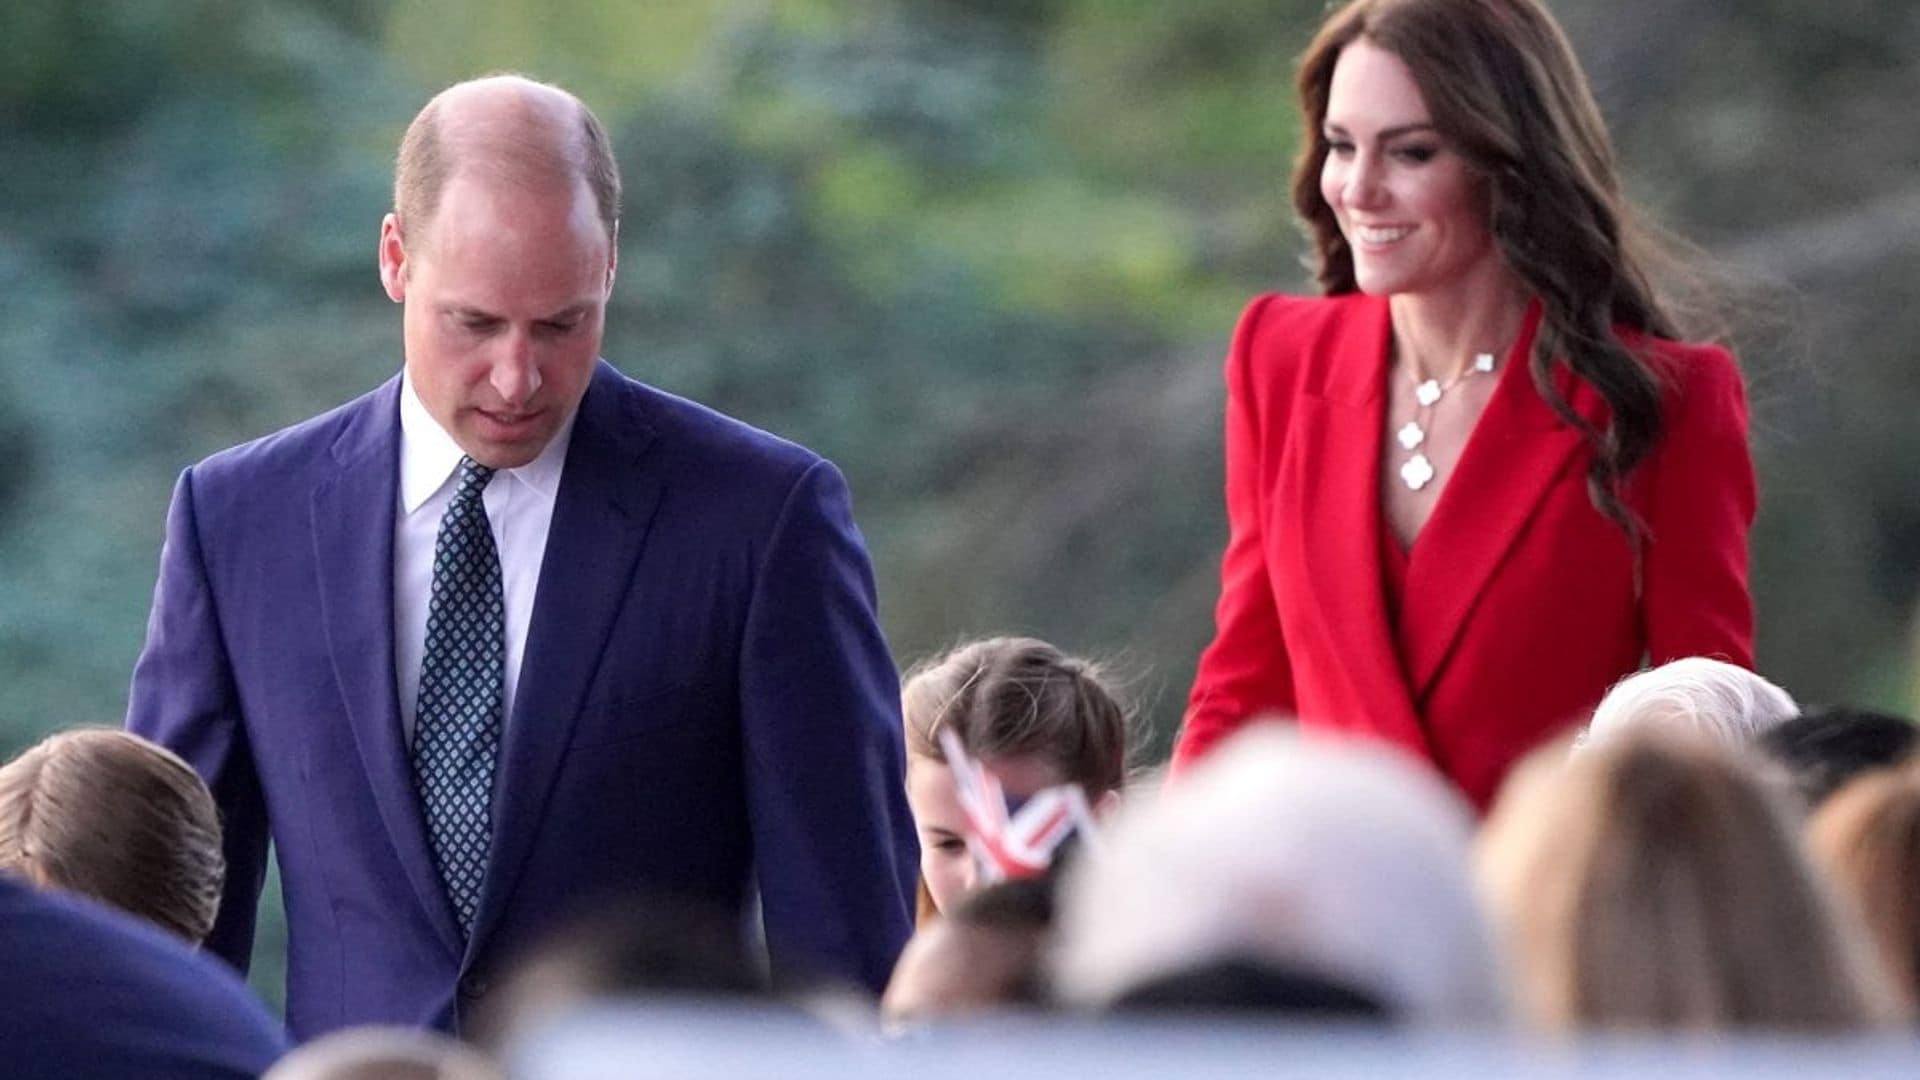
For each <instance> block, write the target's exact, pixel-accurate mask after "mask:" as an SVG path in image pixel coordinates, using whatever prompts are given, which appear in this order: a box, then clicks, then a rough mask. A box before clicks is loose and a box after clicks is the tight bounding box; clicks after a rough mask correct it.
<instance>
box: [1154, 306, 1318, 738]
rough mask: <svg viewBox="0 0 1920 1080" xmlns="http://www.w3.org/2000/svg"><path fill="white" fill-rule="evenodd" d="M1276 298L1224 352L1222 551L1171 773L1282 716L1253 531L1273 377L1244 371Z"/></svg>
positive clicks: (1251, 310)
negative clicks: (1251, 724) (1249, 725)
mask: <svg viewBox="0 0 1920 1080" xmlns="http://www.w3.org/2000/svg"><path fill="white" fill-rule="evenodd" d="M1278 300H1279V298H1278V297H1275V296H1263V297H1260V298H1259V299H1256V300H1255V301H1254V302H1253V303H1252V304H1250V305H1249V306H1248V307H1247V310H1246V312H1245V314H1243V315H1242V316H1241V318H1240V324H1239V326H1238V327H1237V328H1236V329H1235V330H1234V334H1233V345H1232V347H1231V348H1230V349H1229V350H1228V352H1227V362H1226V381H1227V425H1226V427H1227V431H1226V462H1227V465H1226V474H1227V478H1226V496H1227V498H1226V501H1227V527H1228V532H1227V550H1226V554H1225V556H1224V557H1223V558H1222V559H1221V563H1220V599H1219V602H1218V604H1217V605H1216V606H1215V608H1214V625H1215V632H1214V638H1213V643H1212V644H1210V645H1208V646H1207V649H1206V651H1205V652H1204V653H1202V654H1201V656H1200V665H1199V670H1198V672H1197V673H1196V674H1195V676H1194V682H1193V690H1192V692H1191V693H1190V694H1189V695H1188V698H1187V714H1186V717H1185V720H1184V722H1183V723H1182V725H1181V729H1180V736H1179V738H1178V740H1177V741H1176V742H1175V743H1174V749H1173V772H1174V773H1175V774H1176V775H1177V774H1178V773H1180V772H1182V771H1183V770H1185V769H1186V768H1187V767H1188V766H1190V765H1192V763H1193V762H1194V761H1196V760H1198V759H1199V758H1200V757H1201V756H1202V755H1203V754H1205V753H1206V751H1207V750H1208V749H1210V748H1211V747H1213V746H1214V745H1215V744H1217V743H1219V742H1220V741H1221V740H1223V739H1225V738H1226V737H1227V736H1228V735H1231V734H1233V733H1234V732H1235V731H1237V730H1239V729H1240V727H1241V726H1243V725H1244V724H1245V723H1246V722H1247V721H1248V720H1249V719H1251V718H1253V717H1254V716H1256V715H1259V714H1262V713H1268V712H1291V711H1292V710H1293V704H1294V693H1293V673H1292V669H1291V666H1290V665H1289V663H1288V660H1287V647H1286V641H1285V638H1284V636H1283V635H1282V632H1281V626H1280V615H1279V612H1278V611H1277V610H1276V609H1275V607H1274V600H1273V583H1272V580H1271V578H1270V577H1269V573H1268V567H1267V560H1266V544H1265V539H1264V537H1263V536H1262V532H1261V530H1262V528H1263V526H1264V523H1265V521H1266V518H1267V505H1268V496H1269V494H1270V493H1269V492H1267V491H1265V490H1263V487H1264V481H1263V477H1264V476H1266V475H1268V470H1267V469H1264V468H1263V467H1262V462H1263V460H1264V459H1265V458H1266V456H1267V455H1269V454H1276V453H1278V452H1279V450H1280V446H1281V444H1282V441H1283V439H1284V437H1285V430H1284V424H1283V423H1281V422H1280V420H1279V418H1278V417H1276V416H1263V415H1262V410H1261V408H1260V404H1261V402H1260V395H1259V393H1258V390H1259V388H1260V387H1261V385H1262V383H1261V382H1260V380H1262V379H1271V378H1273V377H1274V375H1275V373H1273V372H1270V371H1259V372H1256V371H1255V370H1254V363H1255V359H1256V357H1257V356H1258V355H1260V353H1261V351H1262V350H1260V349H1259V348H1257V344H1258V343H1259V342H1260V340H1261V320H1262V318H1263V317H1264V316H1266V314H1267V313H1268V311H1269V309H1270V308H1271V307H1272V306H1273V305H1274V303H1275V302H1276V301H1278Z"/></svg>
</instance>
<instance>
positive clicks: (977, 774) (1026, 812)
mask: <svg viewBox="0 0 1920 1080" xmlns="http://www.w3.org/2000/svg"><path fill="white" fill-rule="evenodd" d="M940 748H941V750H942V751H944V752H945V754H946V757H947V767H948V768H950V769H952V770H953V787H954V792H955V794H956V795H958V796H959V799H960V809H961V812H963V813H965V814H966V816H967V850H968V851H970V852H972V853H973V860H974V862H975V864H976V865H977V866H978V867H979V869H980V875H981V881H982V882H984V883H988V884H991V883H993V882H996V881H1008V880H1016V879H1019V878H1027V877H1033V876H1035V875H1038V874H1043V873H1045V872H1046V870H1047V868H1048V867H1050V866H1052V865H1053V857H1054V855H1055V854H1056V853H1058V851H1059V850H1060V847H1061V845H1062V844H1064V843H1065V842H1066V841H1067V838H1068V837H1072V836H1077V837H1078V838H1079V840H1080V842H1081V843H1083V844H1086V845H1088V846H1092V845H1094V844H1096V843H1097V842H1098V841H1097V839H1096V834H1095V829H1094V824H1093V811H1092V808H1091V807H1089V806H1088V804H1087V793H1086V792H1085V791H1082V790H1081V788H1080V785H1079V784H1059V785H1057V786H1054V787H1050V788H1046V789H1043V790H1041V791H1036V792H1034V793H1033V795H1031V796H1029V797H1028V798H1027V799H1025V800H1024V801H1021V802H1019V803H1017V804H1010V803H1009V802H1008V800H1007V795H1006V791H1005V789H1003V788H1002V787H1001V786H1000V780H999V778H998V777H996V776H994V775H993V773H992V772H991V771H989V770H988V769H987V767H986V766H984V765H982V764H981V763H980V762H979V761H978V760H976V759H975V758H974V757H973V755H971V754H969V753H967V751H966V748H965V747H963V746H961V745H960V738H959V736H957V735H955V734H954V733H953V732H952V731H951V730H950V729H944V728H943V729H942V730H941V731H940Z"/></svg>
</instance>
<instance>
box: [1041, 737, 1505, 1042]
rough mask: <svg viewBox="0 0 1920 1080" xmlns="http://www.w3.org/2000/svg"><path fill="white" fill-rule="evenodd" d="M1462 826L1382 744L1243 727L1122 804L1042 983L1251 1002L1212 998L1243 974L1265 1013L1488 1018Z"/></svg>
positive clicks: (1161, 998) (1488, 960)
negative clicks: (1145, 798)
mask: <svg viewBox="0 0 1920 1080" xmlns="http://www.w3.org/2000/svg"><path fill="white" fill-rule="evenodd" d="M1471 822H1472V819H1471V814H1470V812H1469V811H1468V809H1467V807H1466V805H1465V804H1464V803H1463V802H1462V801H1461V799H1460V797H1459V796H1458V795H1457V794H1455V793H1454V791H1453V790H1452V789H1451V788H1450V787H1448V786H1447V785H1446V784H1445V783H1444V782H1443V781H1442V780H1440V779H1439V778H1438V777H1437V776H1435V775H1434V774H1432V773H1431V772H1430V771H1428V770H1427V769H1425V768H1423V767H1422V766H1421V765H1419V764H1418V763H1416V762H1414V761H1412V760H1410V759H1408V758H1405V757H1403V756H1402V755H1400V754H1398V753H1395V752H1393V751H1391V750H1388V749H1386V748H1382V747H1376V746H1373V745H1370V744H1365V743H1360V742H1332V741H1315V740H1312V739H1310V738H1307V737H1303V736H1301V735H1299V734H1298V733H1296V732H1293V731H1291V730H1288V729H1285V728H1281V727H1279V726H1278V725H1260V726H1255V727H1253V728H1250V729H1248V730H1247V731H1246V732H1245V733H1243V734H1241V735H1238V736H1236V737H1235V738H1234V739H1233V740H1232V741H1230V742H1229V743H1227V744H1226V745H1224V746H1222V747H1221V748H1220V749H1219V750H1218V751H1216V752H1215V753H1214V754H1213V755H1212V756H1211V757H1209V758H1208V759H1206V760H1205V761H1204V762H1203V763H1201V764H1200V765H1198V766H1197V767H1195V768H1194V770H1193V771H1192V772H1190V773H1188V774H1187V775H1185V776H1184V777H1183V778H1182V779H1181V780H1180V781H1179V782H1177V783H1175V784H1172V785H1170V786H1169V787H1168V788H1167V789H1166V790H1165V791H1164V792H1163V793H1162V794H1161V795H1160V796H1159V798H1157V799H1155V800H1153V801H1151V802H1144V803H1140V804H1137V805H1129V806H1127V807H1125V808H1124V809H1123V810H1122V811H1121V812H1120V813H1119V814H1118V815H1117V816H1116V818H1115V820H1114V822H1113V825H1112V827H1111V828H1110V829H1108V830H1107V831H1106V832H1105V834H1104V835H1103V838H1102V843H1101V845H1100V847H1099V848H1098V849H1097V850H1095V851H1090V852H1088V853H1087V854H1086V855H1085V856H1084V857H1083V858H1082V859H1081V860H1079V861H1078V862H1077V863H1076V864H1075V865H1074V866H1072V867H1071V868H1069V870H1068V872H1067V874H1066V877H1065V880H1064V881H1063V883H1062V884H1063V891H1062V894H1061V904H1060V919H1059V928H1058V935H1059V940H1058V943H1057V947H1056V951H1055V956H1054V961H1055V962H1054V965H1053V976H1054V985H1055V989H1056V990H1057V991H1058V993H1059V994H1060V996H1061V998H1062V999H1064V1000H1066V1001H1069V1002H1072V1003H1076V1004H1080V1005H1085V1006H1092V1007H1096V1008H1106V1007H1111V1006H1114V1005H1116V1004H1117V1003H1120V1002H1122V1001H1123V1000H1125V999H1127V998H1128V996H1129V995H1131V994H1135V993H1136V992H1139V991H1142V990H1143V988H1150V987H1155V986H1156V984H1157V985H1158V986H1160V987H1165V986H1166V985H1167V984H1168V983H1169V982H1172V983H1173V984H1174V985H1175V987H1176V989H1177V988H1178V986H1179V984H1180V983H1181V982H1182V981H1186V982H1187V983H1188V986H1189V987H1190V988H1192V989H1193V990H1194V991H1195V992H1196V993H1198V994H1199V995H1200V997H1201V998H1203V999H1205V1000H1204V1001H1203V1004H1211V1005H1218V1006H1221V1007H1223V1008H1224V1007H1231V1006H1233V1005H1235V1004H1245V1003H1248V1002H1236V1001H1234V1000H1233V999H1234V996H1235V995H1234V994H1232V993H1225V994H1223V993H1222V992H1221V991H1222V988H1223V987H1225V988H1231V987H1232V986H1233V985H1235V984H1239V985H1242V986H1243V987H1244V988H1245V989H1246V991H1247V993H1248V994H1249V995H1250V996H1252V997H1255V998H1259V999H1261V1000H1264V1001H1266V1002H1268V1003H1269V1004H1270V1005H1271V1007H1272V1009H1273V1011H1276V1012H1314V1013H1319V1014H1322V1015H1325V1014H1326V1013H1328V1012H1330V1011H1331V1012H1343V1013H1344V1014H1346V1015H1350V1016H1355V1017H1366V1016H1374V1015H1379V1014H1380V1013H1383V1012H1384V1013H1385V1014H1387V1015H1389V1016H1391V1017H1393V1018H1395V1019H1398V1020H1403V1021H1407V1022H1411V1023H1416V1024H1448V1023H1467V1024H1472V1023H1482V1022H1488V1021H1495V1020H1498V1019H1500V1018H1501V1017H1502V1015H1503V1012H1504V1009H1503V1002H1502V994H1501V992H1500V987H1499V983H1498V970H1497V965H1496V963H1495V960H1494V956H1493V953H1492V951H1491V948H1490V946H1489V941H1488V934H1487V932H1486V929H1485V926H1484V923H1483V921H1482V918H1481V914H1480V911H1479V909H1478V907H1477V906H1476V903H1475V898H1474V895H1473V891H1472V887H1471V882H1470V878H1469V874H1468V853H1469V838H1470V835H1471V829H1472V823H1471ZM1290 986H1291V987H1294V988H1296V989H1297V990H1298V991H1299V993H1298V995H1297V996H1290V995H1289V994H1288V993H1285V992H1282V991H1284V990H1286V988H1288V987H1290ZM1181 997H1182V995H1179V994H1175V995H1171V996H1167V995H1156V994H1155V993H1153V992H1148V993H1146V994H1145V995H1144V996H1143V997H1141V998H1137V999H1135V1000H1136V1001H1137V1002H1142V1003H1154V1004H1167V1005H1172V1004H1176V1003H1179V1001H1180V1000H1181ZM1341 1002H1345V1003H1347V1005H1348V1006H1349V1007H1347V1008H1344V1009H1341V1008H1334V1009H1329V1008H1328V1005H1329V1003H1335V1004H1337V1003H1341Z"/></svg>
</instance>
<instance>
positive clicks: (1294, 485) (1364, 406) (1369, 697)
mask: <svg viewBox="0 0 1920 1080" xmlns="http://www.w3.org/2000/svg"><path fill="white" fill-rule="evenodd" d="M1354 303H1355V304H1356V305H1359V306H1358V309H1357V313H1356V317H1355V318H1354V319H1351V320H1340V321H1338V322H1337V323H1336V324H1335V327H1334V328H1335V329H1336V330H1337V331H1338V336H1332V337H1330V338H1328V339H1322V340H1321V341H1319V342H1317V343H1315V345H1314V346H1313V351H1314V355H1313V359H1314V360H1315V361H1318V362H1319V363H1318V368H1319V370H1318V371H1317V372H1315V374H1316V375H1318V376H1319V389H1320V392H1319V393H1318V394H1315V393H1313V392H1312V391H1311V390H1309V392H1308V394H1307V395H1305V396H1304V398H1303V402H1302V403H1303V405H1305V408H1303V409H1302V410H1301V412H1300V415H1299V416H1298V418H1297V419H1296V424H1297V425H1298V427H1297V431H1298V435H1297V438H1298V440H1299V441H1298V443H1296V445H1295V453H1294V454H1292V455H1291V457H1292V461H1291V462H1290V463H1289V464H1287V465H1286V466H1284V468H1286V469H1287V472H1288V475H1287V477H1286V478H1285V481H1284V482H1283V484H1282V488H1283V489H1287V490H1293V491H1297V492H1299V505H1298V506H1297V507H1291V508H1287V509H1286V512H1287V513H1288V515H1289V516H1288V517H1287V519H1286V520H1285V521H1284V523H1283V526H1284V528H1286V529H1287V530H1289V531H1290V532H1291V533H1292V534H1293V536H1294V537H1296V538H1297V539H1298V541H1299V544H1300V547H1301V552H1302V555H1303V562H1302V563H1301V565H1302V566H1303V567H1304V569H1305V572H1304V573H1302V574H1301V575H1299V576H1300V577H1302V578H1304V579H1305V580H1306V582H1307V584H1308V587H1309V588H1310V589H1311V590H1312V594H1313V596H1314V599H1315V601H1316V603H1315V605H1314V606H1315V608H1316V610H1317V611H1318V613H1319V615H1320V617H1321V618H1322V619H1323V620H1325V623H1326V627H1327V633H1326V635H1325V640H1327V641H1330V642H1334V643H1336V644H1335V648H1336V649H1337V650H1338V651H1339V658H1340V662H1341V663H1342V664H1343V666H1344V667H1345V668H1346V674H1347V679H1348V682H1349V683H1350V685H1351V689H1352V692H1353V698H1352V700H1353V701H1354V702H1355V703H1356V704H1357V706H1358V708H1357V710H1356V712H1357V714H1356V715H1353V716H1350V717H1343V718H1342V720H1344V721H1345V722H1348V723H1355V724H1363V725H1365V726H1366V727H1367V729H1368V730H1370V731H1372V732H1374V733H1375V734H1376V735H1378V736H1380V737H1382V738H1385V739H1388V740H1390V741H1392V742H1394V743H1397V744H1399V745H1400V746H1403V747H1405V748H1406V749H1408V750H1409V751H1411V752H1413V753H1416V754H1420V755H1422V756H1425V757H1428V758H1431V757H1432V753H1433V752H1432V748H1431V744H1430V743H1429V742H1428V740H1427V737H1426V733H1425V731H1424V729H1423V728H1422V726H1421V724H1420V719H1419V714H1418V713H1417V712H1416V711H1415V709H1414V707H1413V699H1412V697H1411V695H1410V694H1409V693H1408V690H1407V681H1406V676H1405V675H1404V674H1403V673H1402V671H1401V667H1400V657H1399V654H1398V653H1397V651H1396V649H1395V645H1394V639H1393V632H1392V626H1393V623H1392V620H1391V619H1390V618H1389V616H1388V612H1387V604H1386V594H1385V584H1384V582H1383V580H1382V577H1381V575H1382V569H1383V568H1382V567H1381V564H1380V538H1381V536H1382V531H1381V530H1382V517H1381V511H1380V453H1381V429H1382V425H1383V424H1385V422H1386V413H1385V409H1386V397H1385V395H1384V394H1383V393H1382V389H1383V384H1384V381H1385V378H1386V366H1387V347H1388V343H1389V340H1390V326H1391V324H1390V322H1389V316H1388V309H1387V305H1386V303H1385V301H1380V300H1375V299H1373V298H1356V299H1355V301H1354ZM1309 385H1310V386H1311V385H1312V384H1311V383H1310V384H1309ZM1307 719H1308V720H1312V719H1314V718H1312V717H1308V718H1307Z"/></svg>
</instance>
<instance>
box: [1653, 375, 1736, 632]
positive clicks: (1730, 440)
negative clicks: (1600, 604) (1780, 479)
mask: <svg viewBox="0 0 1920 1080" xmlns="http://www.w3.org/2000/svg"><path fill="white" fill-rule="evenodd" d="M1671 348H1672V349H1673V353H1672V354H1671V355H1672V359H1673V364H1672V366H1671V368H1670V371H1671V372H1672V373H1671V375H1670V376H1669V384H1670V389H1669V393H1670V395H1671V397H1670V399H1669V401H1670V404H1669V406H1668V412H1667V417H1666V430H1665V431H1664V433H1663V434H1662V437H1661V441H1660V445H1659V446H1658V447H1657V448H1656V450H1655V451H1654V455H1653V458H1652V459H1651V461H1650V464H1651V466H1652V468H1650V469H1649V470H1648V477H1647V481H1648V493H1647V501H1646V524H1647V530H1648V535H1647V542H1646V547H1645V560H1646V561H1645V564H1644V574H1645V577H1644V585H1643V589H1644V592H1643V596H1642V602H1641V611H1642V617H1643V618H1644V619H1645V622H1646V640H1647V653H1648V658H1649V660H1650V661H1651V662H1652V663H1654V664H1663V663H1666V662H1667V661H1669V660H1675V659H1678V658H1680V657H1683V656H1711V657H1715V658H1717V659H1721V660H1726V661H1729V662H1731V663H1735V664H1739V665H1741V666H1743V667H1749V668H1750V667H1752V666H1753V622H1754V618H1753V598H1752V594H1751V593H1750V592H1749V590H1748V583H1747V532H1748V530H1749V529H1750V528H1751V527H1752V525H1753V515H1754V509H1755V504H1756V501H1757V494H1756V491H1755V484H1754V475H1753V457H1752V454H1751V452H1750V451H1749V449H1748V446H1747V403H1746V393H1745V390H1744V388H1743V386H1742V384H1741V379H1740V370H1739V368H1738V366H1737V365H1736V364H1735V363H1734V360H1733V357H1732V355H1731V354H1729V353H1728V352H1727V351H1726V350H1725V349H1721V348H1718V347H1716V346H1693V347H1688V346H1673V347H1671Z"/></svg>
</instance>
